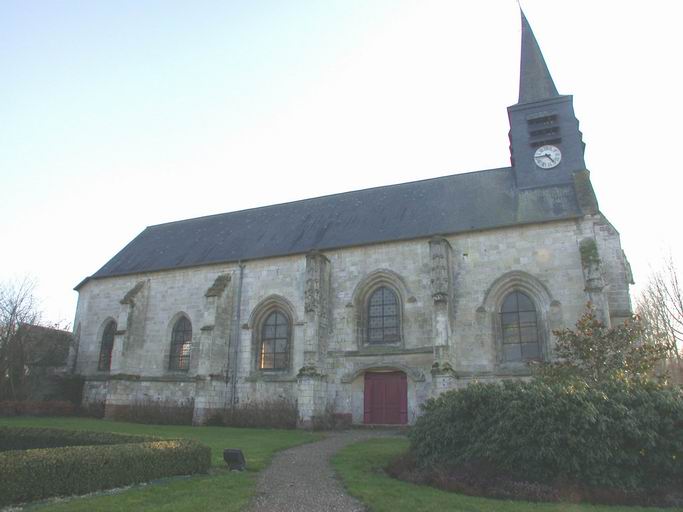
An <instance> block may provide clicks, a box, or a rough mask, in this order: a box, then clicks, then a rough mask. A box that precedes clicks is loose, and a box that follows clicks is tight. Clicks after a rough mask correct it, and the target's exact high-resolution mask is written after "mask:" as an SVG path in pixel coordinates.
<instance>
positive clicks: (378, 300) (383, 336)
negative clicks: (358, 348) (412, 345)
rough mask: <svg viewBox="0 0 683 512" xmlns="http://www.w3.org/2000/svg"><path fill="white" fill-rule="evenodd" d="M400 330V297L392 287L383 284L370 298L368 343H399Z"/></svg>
mask: <svg viewBox="0 0 683 512" xmlns="http://www.w3.org/2000/svg"><path fill="white" fill-rule="evenodd" d="M399 332H400V318H399V310H398V297H396V293H395V292H394V291H393V290H392V289H391V288H388V287H387V286H381V287H379V288H377V289H376V290H375V291H373V292H372V294H371V295H370V299H369V300H368V343H369V344H373V343H397V342H399V341H400V336H399Z"/></svg>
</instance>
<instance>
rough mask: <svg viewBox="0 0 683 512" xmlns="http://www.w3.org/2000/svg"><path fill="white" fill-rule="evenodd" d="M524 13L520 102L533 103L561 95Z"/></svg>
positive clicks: (520, 10) (521, 12)
mask: <svg viewBox="0 0 683 512" xmlns="http://www.w3.org/2000/svg"><path fill="white" fill-rule="evenodd" d="M519 12H520V14H521V15H522V58H521V65H520V73H519V101H518V103H531V102H534V101H542V100H547V99H549V98H556V97H558V96H559V94H558V93H557V89H556V88H555V83H554V82H553V78H552V77H551V76H550V71H548V66H547V65H546V63H545V59H543V54H542V53H541V48H540V47H539V46H538V42H537V41H536V38H535V37H534V33H533V31H532V30H531V26H530V25H529V22H528V21H527V19H526V16H524V11H523V10H522V8H521V7H520V9H519Z"/></svg>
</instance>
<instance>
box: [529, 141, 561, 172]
mask: <svg viewBox="0 0 683 512" xmlns="http://www.w3.org/2000/svg"><path fill="white" fill-rule="evenodd" d="M560 160H562V153H561V152H560V150H559V149H558V148H556V147H555V146H550V145H547V146H541V147H540V148H538V149H537V150H536V152H535V153H534V162H536V165H538V166H539V167H540V168H541V169H552V168H553V167H555V166H557V164H559V163H560Z"/></svg>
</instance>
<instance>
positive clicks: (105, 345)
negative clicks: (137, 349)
mask: <svg viewBox="0 0 683 512" xmlns="http://www.w3.org/2000/svg"><path fill="white" fill-rule="evenodd" d="M115 335H116V322H114V321H113V320H111V321H109V323H107V325H106V326H105V328H104V332H102V344H101V345H100V359H99V362H98V363H97V369H98V370H101V371H105V372H108V371H109V370H111V353H112V350H114V336H115Z"/></svg>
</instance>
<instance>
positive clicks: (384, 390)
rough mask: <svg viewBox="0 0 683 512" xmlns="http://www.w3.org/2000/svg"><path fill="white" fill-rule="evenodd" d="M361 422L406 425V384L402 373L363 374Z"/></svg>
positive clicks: (404, 375)
mask: <svg viewBox="0 0 683 512" xmlns="http://www.w3.org/2000/svg"><path fill="white" fill-rule="evenodd" d="M364 401H365V403H364V411H363V412H364V415H363V422H364V423H369V424H381V425H391V424H393V425H402V424H404V423H408V383H407V381H406V374H405V373H403V372H367V373H366V374H365V390H364Z"/></svg>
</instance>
